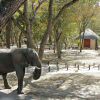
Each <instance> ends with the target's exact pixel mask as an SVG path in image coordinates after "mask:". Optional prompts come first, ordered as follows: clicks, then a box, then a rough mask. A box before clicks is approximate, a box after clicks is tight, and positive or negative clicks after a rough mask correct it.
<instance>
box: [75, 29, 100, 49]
mask: <svg viewBox="0 0 100 100" xmlns="http://www.w3.org/2000/svg"><path fill="white" fill-rule="evenodd" d="M76 39H83V41H84V42H83V48H90V49H97V46H98V45H97V40H98V39H99V36H98V35H97V34H96V33H94V32H93V31H92V30H91V29H89V28H88V29H86V30H85V32H82V33H81V34H80V35H79V36H77V37H76Z"/></svg>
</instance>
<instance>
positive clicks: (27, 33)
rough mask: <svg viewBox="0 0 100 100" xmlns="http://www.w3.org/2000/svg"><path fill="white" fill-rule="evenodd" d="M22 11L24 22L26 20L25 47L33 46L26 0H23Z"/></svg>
mask: <svg viewBox="0 0 100 100" xmlns="http://www.w3.org/2000/svg"><path fill="white" fill-rule="evenodd" d="M24 12H25V22H26V38H27V47H28V48H35V47H34V45H33V40H32V34H31V33H32V32H31V30H30V21H29V15H28V1H25V4H24Z"/></svg>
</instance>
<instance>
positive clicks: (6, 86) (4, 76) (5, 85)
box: [2, 73, 11, 89]
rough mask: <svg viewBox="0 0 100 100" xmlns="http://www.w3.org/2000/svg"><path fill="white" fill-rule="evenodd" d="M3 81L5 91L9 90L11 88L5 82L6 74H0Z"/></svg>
mask: <svg viewBox="0 0 100 100" xmlns="http://www.w3.org/2000/svg"><path fill="white" fill-rule="evenodd" d="M2 77H3V80H4V87H5V89H11V87H10V86H9V85H8V81H7V78H6V77H7V73H4V74H2Z"/></svg>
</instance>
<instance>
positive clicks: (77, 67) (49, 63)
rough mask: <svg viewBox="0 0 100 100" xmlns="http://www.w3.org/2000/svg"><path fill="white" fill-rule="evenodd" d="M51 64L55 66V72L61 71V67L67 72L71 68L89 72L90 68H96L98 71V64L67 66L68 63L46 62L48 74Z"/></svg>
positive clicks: (99, 68)
mask: <svg viewBox="0 0 100 100" xmlns="http://www.w3.org/2000/svg"><path fill="white" fill-rule="evenodd" d="M51 64H53V65H55V69H56V71H59V70H60V69H61V65H63V68H64V69H66V70H67V71H68V70H69V69H71V68H73V69H74V68H75V69H77V70H82V69H88V70H91V69H92V68H97V70H100V64H96V63H93V64H86V63H84V64H79V63H75V64H73V65H71V64H68V63H63V64H61V63H59V62H56V63H52V62H50V61H48V62H47V63H46V64H45V65H47V66H48V67H47V68H48V69H47V70H48V72H51V69H52V67H54V66H51ZM70 66H73V67H70Z"/></svg>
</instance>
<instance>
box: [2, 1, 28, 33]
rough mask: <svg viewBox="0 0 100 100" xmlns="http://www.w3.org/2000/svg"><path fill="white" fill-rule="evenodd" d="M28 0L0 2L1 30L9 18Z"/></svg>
mask: <svg viewBox="0 0 100 100" xmlns="http://www.w3.org/2000/svg"><path fill="white" fill-rule="evenodd" d="M25 1H26V0H2V1H1V2H0V31H1V30H2V27H4V26H5V25H6V23H7V22H8V20H9V18H11V17H12V15H13V14H14V13H15V12H16V11H17V10H18V8H19V7H20V6H21V5H22V4H23V3H24V2H25Z"/></svg>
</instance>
